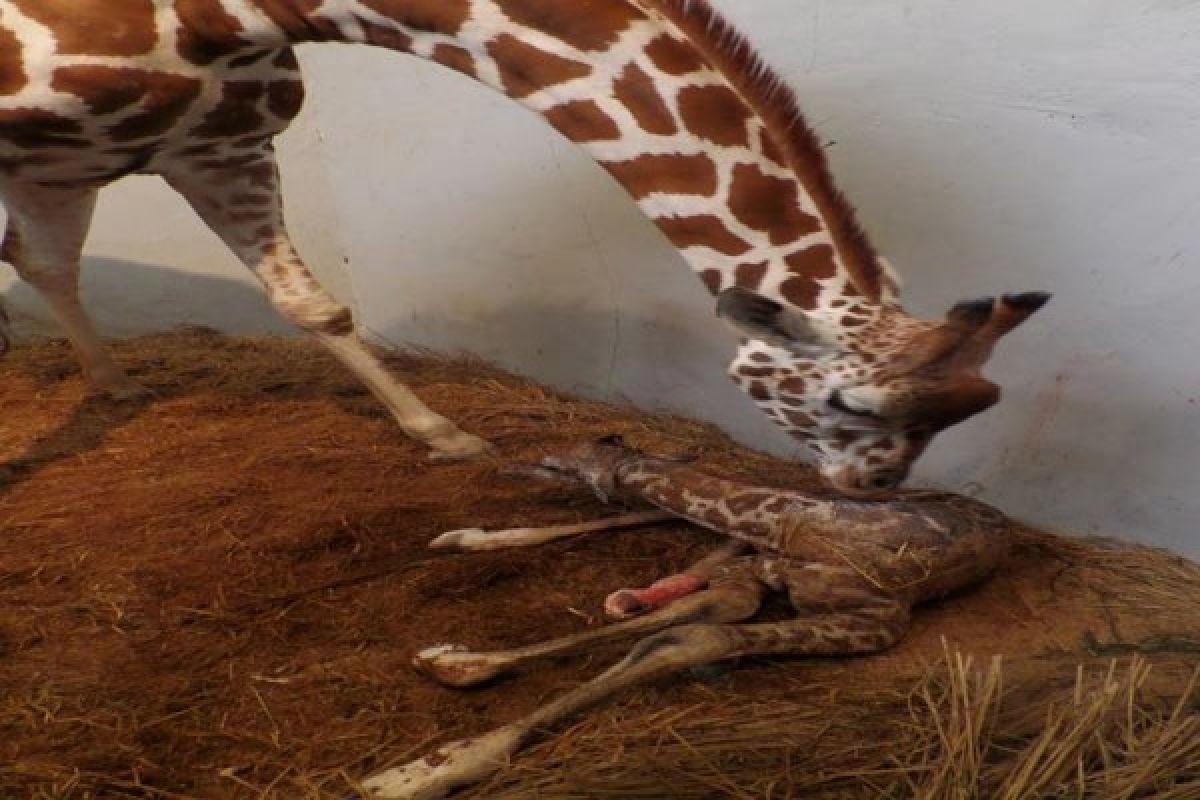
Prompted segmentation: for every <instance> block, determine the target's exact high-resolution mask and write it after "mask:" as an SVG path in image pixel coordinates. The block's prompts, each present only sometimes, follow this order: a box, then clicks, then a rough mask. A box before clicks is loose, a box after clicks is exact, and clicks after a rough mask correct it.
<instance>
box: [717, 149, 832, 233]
mask: <svg viewBox="0 0 1200 800" xmlns="http://www.w3.org/2000/svg"><path fill="white" fill-rule="evenodd" d="M729 207H730V209H731V210H732V211H733V213H734V215H735V216H737V218H738V219H739V220H740V221H741V222H742V224H744V225H746V226H747V227H750V228H754V229H755V230H759V231H762V232H764V233H766V234H767V235H768V237H769V238H770V240H771V244H774V245H781V244H786V243H788V242H791V241H795V240H796V239H799V238H800V237H801V236H804V235H806V234H809V233H814V232H816V231H818V230H820V229H821V225H820V222H819V221H818V220H817V218H816V217H813V216H811V215H809V214H805V213H804V212H803V211H801V210H800V192H799V187H798V186H797V184H796V182H795V181H794V180H784V179H782V178H772V177H771V176H769V175H764V174H763V172H762V170H760V169H759V168H758V167H756V166H754V165H752V164H739V165H738V166H736V167H734V169H733V186H732V188H731V189H730V193H729Z"/></svg>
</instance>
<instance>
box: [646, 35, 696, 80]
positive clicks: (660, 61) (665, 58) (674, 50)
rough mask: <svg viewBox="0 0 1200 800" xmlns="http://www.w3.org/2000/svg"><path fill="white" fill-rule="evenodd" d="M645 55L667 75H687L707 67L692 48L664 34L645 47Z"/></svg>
mask: <svg viewBox="0 0 1200 800" xmlns="http://www.w3.org/2000/svg"><path fill="white" fill-rule="evenodd" d="M646 55H647V56H649V57H650V60H651V61H653V62H654V66H656V67H658V68H659V69H661V70H662V71H663V72H665V73H667V74H668V75H688V74H691V73H693V72H697V71H699V70H701V69H704V68H705V67H707V66H708V64H706V63H705V62H704V59H703V58H701V56H700V53H699V52H698V51H697V50H696V49H695V48H694V47H693V46H691V45H690V44H688V43H686V42H681V41H680V40H678V39H676V38H675V37H673V36H668V35H666V34H663V35H662V36H660V37H658V38H657V39H655V40H654V41H652V42H650V44H648V45H646Z"/></svg>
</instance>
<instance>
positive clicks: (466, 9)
mask: <svg viewBox="0 0 1200 800" xmlns="http://www.w3.org/2000/svg"><path fill="white" fill-rule="evenodd" d="M359 2H361V3H362V4H363V5H364V6H366V7H367V8H369V9H371V10H372V11H376V12H378V13H380V14H382V15H383V16H385V17H391V18H392V19H395V20H396V21H397V22H400V23H402V24H403V25H405V26H406V27H409V28H413V29H414V30H418V31H430V32H434V33H444V34H446V35H447V36H453V35H455V34H456V33H458V32H459V30H461V29H462V26H463V23H465V22H466V21H467V17H468V16H470V14H471V4H470V2H469V0H405V2H403V3H397V2H395V0H359Z"/></svg>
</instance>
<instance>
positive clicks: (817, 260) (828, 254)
mask: <svg viewBox="0 0 1200 800" xmlns="http://www.w3.org/2000/svg"><path fill="white" fill-rule="evenodd" d="M834 256H835V253H834V250H833V248H832V247H830V246H829V245H827V244H818V245H814V246H813V247H809V248H808V249H806V250H801V251H800V252H799V253H792V254H791V255H790V256H788V257H787V258H785V259H784V261H785V262H787V265H788V271H789V272H793V273H795V274H797V275H808V276H809V277H812V278H820V279H826V278H832V277H833V276H834V275H836V274H837V262H836V261H834Z"/></svg>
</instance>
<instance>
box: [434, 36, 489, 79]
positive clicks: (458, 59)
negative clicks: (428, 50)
mask: <svg viewBox="0 0 1200 800" xmlns="http://www.w3.org/2000/svg"><path fill="white" fill-rule="evenodd" d="M433 60H434V61H436V62H437V63H439V64H441V65H442V66H445V67H449V68H450V69H452V70H456V71H458V72H461V73H463V74H464V75H467V76H468V77H471V78H476V77H478V72H477V70H476V69H475V57H474V56H472V55H471V54H470V53H468V52H467V51H466V50H464V49H463V48H461V47H456V46H455V45H452V44H446V43H445V42H443V43H442V44H439V45H438V46H437V47H435V48H433Z"/></svg>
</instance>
